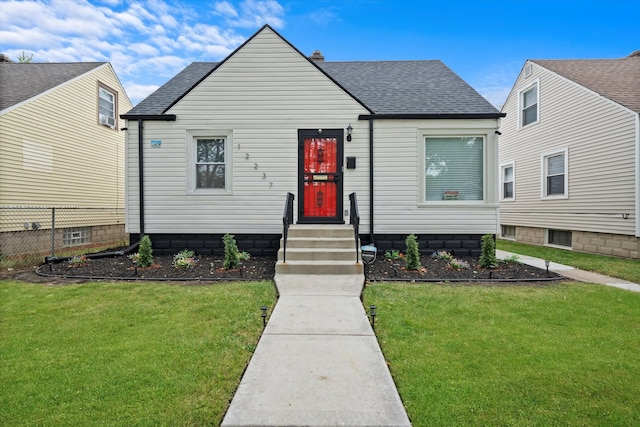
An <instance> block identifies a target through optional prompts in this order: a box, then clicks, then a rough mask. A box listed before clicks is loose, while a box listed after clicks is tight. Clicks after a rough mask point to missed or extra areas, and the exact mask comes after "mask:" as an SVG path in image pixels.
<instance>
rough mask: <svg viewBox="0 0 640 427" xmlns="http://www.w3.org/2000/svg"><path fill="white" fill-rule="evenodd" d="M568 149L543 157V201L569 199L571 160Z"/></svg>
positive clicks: (541, 185) (548, 153) (549, 153)
mask: <svg viewBox="0 0 640 427" xmlns="http://www.w3.org/2000/svg"><path fill="white" fill-rule="evenodd" d="M568 154H569V153H568V150H567V149H566V148H564V149H562V150H559V151H552V152H547V153H544V154H543V155H542V167H541V170H542V172H541V175H542V181H541V183H540V187H541V188H542V194H541V197H542V198H543V199H553V198H567V197H569V168H568V163H569V158H568Z"/></svg>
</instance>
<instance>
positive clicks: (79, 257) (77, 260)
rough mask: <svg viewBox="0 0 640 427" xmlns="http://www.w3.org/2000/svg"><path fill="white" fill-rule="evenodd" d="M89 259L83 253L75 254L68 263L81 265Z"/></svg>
mask: <svg viewBox="0 0 640 427" xmlns="http://www.w3.org/2000/svg"><path fill="white" fill-rule="evenodd" d="M87 262H89V260H88V259H87V257H86V256H84V255H75V256H73V257H72V258H71V259H70V260H69V265H70V266H71V267H81V266H83V265H85V264H86V263H87Z"/></svg>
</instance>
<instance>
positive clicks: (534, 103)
mask: <svg viewBox="0 0 640 427" xmlns="http://www.w3.org/2000/svg"><path fill="white" fill-rule="evenodd" d="M538 101H539V96H538V82H537V81H536V82H535V83H533V84H532V85H531V86H528V87H527V88H526V89H524V90H522V91H520V101H519V102H520V127H525V126H527V125H530V124H533V123H537V122H538V116H539V114H538V113H539V112H538Z"/></svg>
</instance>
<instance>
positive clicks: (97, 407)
mask: <svg viewBox="0 0 640 427" xmlns="http://www.w3.org/2000/svg"><path fill="white" fill-rule="evenodd" d="M263 304H264V305H267V306H269V307H270V308H273V306H274V304H275V291H274V288H273V285H272V284H271V283H270V282H262V283H242V284H237V283H235V284H224V285H214V286H180V285H170V284H154V283H87V284H81V285H67V286H47V285H41V284H26V283H22V282H14V281H0V357H1V359H2V368H1V370H0V384H2V386H1V387H0V408H2V424H3V425H12V426H20V425H25V426H26V425H29V426H33V425H43V426H44V425H46V426H56V425H60V426H62V425H64V426H67V425H98V424H99V425H127V426H136V425H219V423H220V422H221V420H222V417H223V416H224V413H225V411H226V408H227V406H228V403H229V401H230V400H231V398H232V397H233V393H234V391H235V389H236V387H237V386H238V383H239V380H240V378H241V376H242V373H243V371H244V369H245V367H246V365H247V363H248V361H249V358H250V357H251V355H252V353H253V350H254V348H255V346H256V344H257V342H258V339H259V336H260V334H261V332H262V319H261V317H260V306H261V305H263ZM270 311H271V310H270Z"/></svg>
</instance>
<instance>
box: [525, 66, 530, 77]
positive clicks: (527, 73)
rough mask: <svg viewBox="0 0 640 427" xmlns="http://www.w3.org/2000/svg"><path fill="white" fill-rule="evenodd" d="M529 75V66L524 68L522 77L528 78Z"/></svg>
mask: <svg viewBox="0 0 640 427" xmlns="http://www.w3.org/2000/svg"><path fill="white" fill-rule="evenodd" d="M530 75H531V64H527V65H525V66H524V76H525V77H529V76H530Z"/></svg>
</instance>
